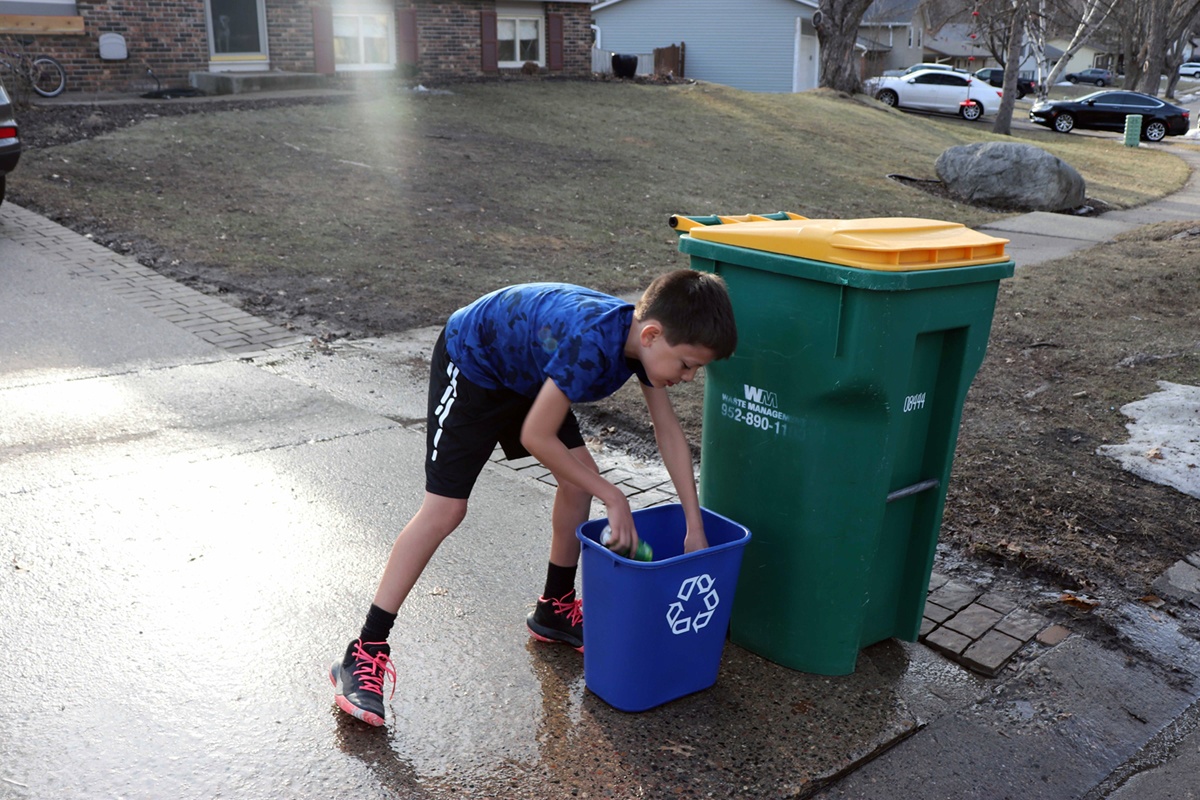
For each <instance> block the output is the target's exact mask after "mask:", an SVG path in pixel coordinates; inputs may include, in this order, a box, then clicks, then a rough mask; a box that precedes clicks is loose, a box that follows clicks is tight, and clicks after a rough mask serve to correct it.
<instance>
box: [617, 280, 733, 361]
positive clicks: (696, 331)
mask: <svg viewBox="0 0 1200 800" xmlns="http://www.w3.org/2000/svg"><path fill="white" fill-rule="evenodd" d="M633 316H634V319H635V320H637V321H638V322H645V321H646V320H656V321H657V322H658V323H659V324H660V325H661V326H662V331H663V336H664V337H665V338H666V340H667V342H668V343H669V344H671V345H680V344H684V345H695V346H697V347H704V348H707V349H708V350H709V351H711V352H712V356H713V360H714V361H719V360H721V359H723V358H729V356H731V355H733V351H734V348H736V347H737V325H736V324H735V323H734V320H733V303H732V302H730V300H729V291H728V290H727V289H726V288H725V281H723V280H721V278H720V276H718V275H714V274H712V273H710V272H697V271H696V270H691V269H677V270H675V271H674V272H668V273H666V274H665V275H660V276H658V277H657V278H655V279H654V281H653V282H652V283H651V284H650V285H649V286H648V287H646V291H645V292H643V293H642V299H641V300H639V301H638V303H637V306H636V307H635V308H634V312H633Z"/></svg>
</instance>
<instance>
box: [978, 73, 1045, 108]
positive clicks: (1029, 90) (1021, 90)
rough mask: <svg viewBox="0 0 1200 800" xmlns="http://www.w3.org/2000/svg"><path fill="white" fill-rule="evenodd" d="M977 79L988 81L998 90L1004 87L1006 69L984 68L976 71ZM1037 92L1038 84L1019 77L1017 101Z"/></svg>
mask: <svg viewBox="0 0 1200 800" xmlns="http://www.w3.org/2000/svg"><path fill="white" fill-rule="evenodd" d="M975 77H976V78H979V79H980V80H984V81H987V82H988V83H990V84H991V85H992V86H995V87H996V88H997V89H999V88H1000V87H1002V86H1004V69H1003V68H1001V67H984V68H983V69H977V70H975ZM1036 91H1037V84H1036V83H1034V82H1033V81H1031V80H1029V79H1028V78H1022V77H1020V76H1018V77H1017V99H1018V100H1020V99H1021V98H1023V97H1024V96H1025V95H1027V94H1033V93H1034V92H1036Z"/></svg>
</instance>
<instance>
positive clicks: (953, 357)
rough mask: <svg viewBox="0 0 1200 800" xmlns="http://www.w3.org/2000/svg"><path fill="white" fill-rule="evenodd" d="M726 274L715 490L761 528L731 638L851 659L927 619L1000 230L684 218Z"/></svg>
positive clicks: (712, 407)
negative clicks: (727, 315)
mask: <svg viewBox="0 0 1200 800" xmlns="http://www.w3.org/2000/svg"><path fill="white" fill-rule="evenodd" d="M671 222H672V225H673V226H674V227H676V228H677V230H678V231H679V232H680V233H682V235H681V236H680V238H679V249H680V251H681V252H683V253H685V254H688V255H690V257H691V266H692V268H694V269H697V270H702V271H706V272H714V273H717V274H719V275H720V276H721V277H722V278H724V279H725V281H726V284H727V285H728V287H729V292H730V295H731V297H732V299H733V306H734V312H735V315H736V317H737V324H738V346H737V352H735V353H734V355H733V357H732V358H730V359H727V360H725V361H719V362H714V363H712V364H710V365H709V366H708V367H707V368H706V378H705V380H706V385H705V396H704V429H703V434H702V439H701V469H700V498H701V502H702V504H703V505H704V506H705V507H706V508H710V509H712V510H713V511H715V512H717V513H719V514H722V515H724V516H726V517H729V518H730V519H735V520H737V521H738V522H739V523H740V524H743V525H745V526H746V527H747V528H749V529H750V530H752V531H754V539H753V540H752V541H751V542H750V543H749V544H748V545H747V547H746V551H745V554H744V557H743V562H742V568H741V577H740V578H739V581H738V588H737V594H736V599H735V602H734V607H733V616H732V621H731V624H730V637H731V639H732V641H733V642H735V643H736V644H738V645H740V646H743V647H745V648H747V649H749V650H751V651H752V652H755V653H758V654H759V655H762V656H764V657H765V658H768V659H770V660H771V661H775V662H777V663H779V664H783V665H785V666H787V667H791V668H793V669H797V670H801V671H804V672H812V673H817V674H822V675H844V674H848V673H850V672H853V671H854V667H855V662H856V660H857V657H858V651H859V650H860V649H861V648H863V647H866V646H868V645H871V644H874V643H875V642H879V641H882V640H884V639H887V638H891V637H896V638H900V639H906V640H908V641H915V640H916V638H917V635H918V633H919V631H920V626H921V618H922V612H923V610H924V606H925V594H926V589H927V586H928V582H929V575H930V572H931V570H932V567H933V557H934V550H935V548H936V545H937V539H938V530H939V528H940V526H941V519H942V509H943V504H944V501H945V496H946V484H947V481H948V479H949V477H950V467H951V462H952V460H953V455H954V446H955V442H956V439H957V436H958V427H959V420H960V418H961V415H962V407H963V401H964V399H965V397H966V394H967V389H968V387H969V386H970V383H971V381H972V379H973V378H974V376H975V373H976V371H977V370H978V369H979V365H980V363H981V362H982V361H983V356H984V351H985V350H986V348H987V341H988V334H989V331H990V328H991V322H992V315H993V312H994V310H995V303H996V294H997V290H998V288H999V282H1000V280H1001V279H1003V278H1007V277H1011V276H1012V274H1013V269H1014V265H1013V262H1012V261H1011V260H1009V258H1008V256H1007V254H1006V253H1005V249H1004V246H1005V245H1006V244H1007V240H1005V239H997V238H994V237H990V236H986V235H984V234H982V233H979V232H976V231H973V230H970V229H968V228H965V227H963V226H962V225H957V224H955V223H948V222H940V221H936V220H923V219H906V218H888V219H863V220H809V219H805V218H804V217H800V216H798V215H795V214H784V213H780V214H771V215H762V216H758V215H748V216H743V217H678V216H677V217H672V218H671Z"/></svg>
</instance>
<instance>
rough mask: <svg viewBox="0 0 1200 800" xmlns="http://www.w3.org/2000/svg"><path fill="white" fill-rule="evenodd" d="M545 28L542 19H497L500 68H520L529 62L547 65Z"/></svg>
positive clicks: (502, 17) (499, 17) (501, 17)
mask: <svg viewBox="0 0 1200 800" xmlns="http://www.w3.org/2000/svg"><path fill="white" fill-rule="evenodd" d="M545 28H546V26H545V25H544V24H543V21H542V18H541V17H509V16H504V15H500V16H498V17H497V18H496V39H497V45H498V52H499V57H500V66H502V67H519V66H521V65H522V64H524V63H525V62H527V61H533V62H536V63H537V64H539V65H545V63H546V58H545V43H544V39H545Z"/></svg>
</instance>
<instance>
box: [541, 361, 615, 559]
mask: <svg viewBox="0 0 1200 800" xmlns="http://www.w3.org/2000/svg"><path fill="white" fill-rule="evenodd" d="M570 409H571V400H570V399H569V398H568V397H567V396H566V395H565V394H563V392H562V389H559V388H558V386H557V385H556V384H555V383H554V381H553V380H550V379H546V382H545V383H544V384H543V385H542V388H541V390H540V391H539V392H538V395H537V397H536V398H534V401H533V407H532V408H530V409H529V413H528V414H527V415H526V416H525V422H524V424H523V425H522V426H521V444H522V445H523V446H524V447H525V449H526V450H528V451H529V452H530V454H531V455H532V456H533V457H534V458H536V459H537V460H538V461H540V462H541V463H542V466H544V467H545V468H546V469H548V470H550V471H551V472H553V473H554V477H555V478H557V479H558V480H559V481H567V482H569V483H573V484H575V485H576V486H578V487H580V488H581V489H583V490H585V491H586V492H587V493H588V494H590V495H592V496H593V497H595V498H597V499H598V500H599V501H600V502H602V503H604V507H605V508H606V509H607V510H608V524H609V527H610V528H612V536H613V538H612V541H611V542H610V543H609V547H611V548H612V549H613V550H618V551H625V550H626V549H627V548H628V552H630V553H632V552H634V550H635V549H636V548H637V543H638V539H637V531H636V530H635V529H634V524H633V512H632V511H631V510H630V508H629V501H628V500H627V499H626V498H625V494H624V492H622V491H621V490H620V489H618V488H617V487H616V486H613V485H612V484H611V483H609V482H608V481H606V480H604V478H602V477H600V475H599V474H598V473H597V472H596V471H595V470H593V469H592V468H591V467H589V466H587V465H585V464H583V463H582V462H580V461H579V460H578V459H577V458H575V457H574V456H573V455H571V451H570V450H568V449H567V447H566V445H564V444H563V443H562V441H560V440H559V438H558V429H559V428H560V427H562V423H563V420H564V419H566V418H567V412H568V411H570Z"/></svg>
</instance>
